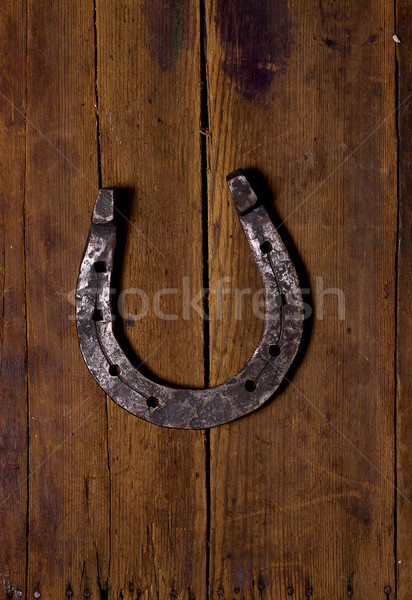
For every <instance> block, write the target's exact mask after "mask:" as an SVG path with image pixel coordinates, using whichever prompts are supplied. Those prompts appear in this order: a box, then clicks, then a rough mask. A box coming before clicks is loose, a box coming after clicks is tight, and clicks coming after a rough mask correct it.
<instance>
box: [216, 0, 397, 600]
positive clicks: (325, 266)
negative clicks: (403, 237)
mask: <svg viewBox="0 0 412 600" xmlns="http://www.w3.org/2000/svg"><path fill="white" fill-rule="evenodd" d="M206 23H207V64H208V73H209V88H208V94H209V96H208V97H209V115H210V117H209V118H210V130H211V131H210V136H209V137H208V155H209V168H210V173H209V179H208V181H209V204H210V211H209V223H210V231H209V253H210V282H211V289H212V290H213V289H214V290H216V289H217V286H218V281H219V278H221V277H230V278H231V279H230V284H229V283H227V284H226V288H228V289H230V290H231V293H230V294H229V293H228V294H226V295H225V296H224V298H223V318H222V320H218V319H212V321H211V324H210V339H211V379H212V384H213V383H216V382H218V381H222V380H224V379H225V378H226V377H228V376H229V375H231V374H234V373H235V372H236V371H237V370H238V369H239V368H240V367H241V366H242V365H243V364H244V363H245V362H246V360H247V358H248V357H249V356H250V354H251V352H252V350H253V347H254V345H255V344H256V342H257V340H258V337H259V334H260V331H261V325H262V323H261V320H260V319H259V318H257V317H255V316H254V314H253V307H252V300H251V298H252V294H249V295H248V296H247V295H244V305H243V317H242V319H241V320H239V321H237V320H236V302H235V290H236V288H237V289H238V290H244V289H245V288H251V289H252V292H253V291H255V290H258V289H259V287H260V282H259V280H258V277H257V274H256V272H255V269H254V266H253V264H252V265H251V261H250V256H249V250H248V248H247V246H246V243H245V242H244V240H243V239H242V233H241V232H240V228H239V225H238V224H237V222H236V216H235V214H234V210H233V207H232V206H231V204H230V199H229V196H228V192H227V190H226V186H225V184H224V177H225V175H226V173H228V172H229V171H231V170H233V169H235V168H239V167H242V168H251V169H256V170H258V174H257V175H256V173H255V179H256V180H257V182H258V187H259V188H260V191H261V192H262V193H264V195H265V197H266V200H267V201H268V202H269V203H271V204H272V203H273V204H274V206H275V208H276V210H277V212H278V214H279V216H280V219H281V220H286V223H285V225H284V226H282V227H281V228H280V231H281V232H283V234H285V232H286V230H287V231H288V232H289V234H290V235H291V236H292V238H293V241H294V244H295V245H296V248H297V249H298V252H299V254H300V256H301V257H302V260H303V262H304V264H305V267H306V273H307V279H308V281H309V282H310V287H311V291H312V296H313V301H314V318H313V322H312V331H311V333H310V340H309V343H308V344H307V347H306V351H305V356H304V358H303V361H302V363H301V364H300V366H299V368H298V369H297V371H296V372H295V373H294V375H293V378H292V382H291V383H290V384H289V385H287V386H285V387H284V389H283V390H282V391H281V393H279V394H278V395H277V397H276V399H275V400H274V401H273V402H272V403H270V404H269V405H267V406H266V407H265V408H263V409H262V410H261V411H259V412H257V413H256V414H254V415H252V416H249V417H247V418H245V419H242V420H239V421H238V422H235V423H233V424H231V425H228V426H225V427H222V428H218V429H216V430H212V432H211V503H212V512H211V556H210V565H211V573H210V577H211V594H212V596H213V597H214V598H216V597H220V598H226V599H228V598H229V599H232V598H237V597H239V598H240V597H242V598H246V599H248V598H259V597H261V598H287V597H289V596H288V589H289V593H290V594H292V593H293V594H294V597H297V598H303V597H310V596H311V595H313V597H314V598H315V597H316V598H319V597H320V598H322V597H323V598H329V599H335V598H336V599H338V598H344V597H345V594H346V593H348V595H350V594H352V596H353V597H354V598H368V599H369V598H378V597H381V596H382V597H384V593H385V592H384V589H385V587H386V586H390V587H391V588H392V589H394V585H395V581H394V552H393V548H394V520H393V511H394V489H393V460H394V456H393V415H394V377H393V373H394V362H393V356H394V306H395V278H394V269H395V245H396V244H395V237H396V186H395V182H396V135H395V127H394V122H395V119H394V113H393V110H394V97H395V94H394V80H393V72H394V62H393V61H394V49H393V40H392V37H391V34H389V33H388V32H391V31H392V30H393V26H394V21H393V7H391V6H390V5H388V4H387V3H386V4H385V3H380V2H366V3H365V2H364V3H357V2H355V1H354V0H346V1H344V2H341V3H335V2H328V1H325V2H323V1H322V2H320V3H318V4H308V3H306V2H303V1H300V0H294V1H292V2H286V1H284V2H277V3H272V2H260V3H259V6H258V7H257V6H256V5H254V4H253V3H248V2H242V1H239V2H236V3H233V2H223V1H220V0H215V1H214V2H211V3H210V4H208V3H206ZM265 190H266V192H265ZM268 190H269V191H268ZM272 194H273V196H272ZM289 242H290V240H289ZM300 276H301V278H302V281H303V282H304V285H307V284H306V283H305V279H306V278H305V274H304V273H303V272H302V268H300ZM330 288H336V290H340V291H336V290H335V292H332V293H331V292H330V291H329V293H327V292H326V290H328V289H330ZM239 293H240V292H238V296H239ZM211 305H212V309H213V310H214V311H215V312H216V310H217V306H216V300H214V297H213V295H212V299H211ZM339 309H340V310H339ZM238 314H239V313H238ZM305 594H306V595H305Z"/></svg>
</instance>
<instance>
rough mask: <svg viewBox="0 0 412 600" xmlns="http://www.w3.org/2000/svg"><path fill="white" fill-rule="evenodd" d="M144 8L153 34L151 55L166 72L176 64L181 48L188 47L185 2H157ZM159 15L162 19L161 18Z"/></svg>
mask: <svg viewBox="0 0 412 600" xmlns="http://www.w3.org/2000/svg"><path fill="white" fill-rule="evenodd" d="M156 5H157V8H156V9H154V6H153V3H147V4H145V5H144V7H143V14H144V16H145V19H146V22H147V25H148V27H149V30H150V33H151V41H150V53H151V55H152V56H153V57H154V58H155V60H156V62H157V63H158V65H159V67H160V68H161V69H162V70H163V71H166V70H168V69H171V68H172V67H173V65H174V64H175V62H176V60H177V56H178V52H179V50H180V48H181V47H184V48H187V46H188V41H189V37H188V27H187V23H186V21H187V10H186V7H185V2H184V0H157V2H156ZM159 13H161V14H162V18H161V19H160V18H159Z"/></svg>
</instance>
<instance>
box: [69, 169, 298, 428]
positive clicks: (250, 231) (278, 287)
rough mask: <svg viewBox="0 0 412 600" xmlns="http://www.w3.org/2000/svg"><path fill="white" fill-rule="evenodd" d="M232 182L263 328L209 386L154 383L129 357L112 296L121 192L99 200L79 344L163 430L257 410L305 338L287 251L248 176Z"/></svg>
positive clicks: (80, 291)
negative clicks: (242, 360) (259, 290)
mask: <svg viewBox="0 0 412 600" xmlns="http://www.w3.org/2000/svg"><path fill="white" fill-rule="evenodd" d="M227 181H228V185H229V189H230V192H231V195H232V198H233V202H234V204H235V207H236V211H237V214H238V217H239V221H240V223H241V225H242V227H243V230H244V232H245V235H246V238H247V241H248V243H249V246H250V249H251V251H252V254H253V258H254V260H255V262H256V265H257V267H258V269H259V273H260V276H261V279H262V283H263V288H264V307H265V314H264V326H263V334H262V336H261V338H260V341H259V343H258V346H257V348H256V349H255V351H254V352H253V354H252V356H251V358H250V359H249V361H248V362H247V363H246V365H245V366H244V367H243V369H241V370H240V371H239V372H238V373H237V375H235V376H234V377H231V378H230V379H228V380H227V381H225V382H224V383H222V384H220V385H218V386H216V387H213V388H209V389H183V388H173V387H171V386H168V385H163V384H160V383H157V382H155V381H152V380H151V379H149V378H148V377H147V376H146V375H144V374H143V373H141V372H140V371H139V369H137V368H136V367H134V366H133V365H132V364H131V362H130V361H129V360H128V358H127V357H126V355H125V354H124V352H123V350H122V349H121V347H120V345H119V344H118V342H117V340H116V337H115V335H114V333H113V324H112V318H113V317H112V307H111V294H110V284H111V277H112V269H113V254H114V249H115V245H116V226H115V223H114V199H115V193H116V192H115V190H114V189H112V188H103V189H101V190H100V191H99V193H98V195H97V199H96V203H95V205H94V210H93V215H92V223H91V226H90V231H89V237H88V240H87V244H86V249H85V252H84V256H83V260H82V263H81V266H80V273H79V278H78V282H77V290H76V324H77V334H78V338H79V344H80V349H81V352H82V354H83V358H84V360H85V362H86V365H87V367H88V369H89V371H90V373H91V374H92V375H93V377H94V378H95V380H96V381H97V383H98V384H99V385H100V387H101V388H103V390H104V391H105V392H106V394H108V396H110V398H112V399H113V400H114V401H115V402H116V403H117V404H119V405H120V406H122V407H123V408H125V409H126V410H127V411H129V412H130V413H132V414H133V415H136V416H137V417H140V418H142V419H146V421H150V422H151V423H155V424H156V425H162V426H163V427H177V428H182V429H203V428H208V427H214V426H215V425H222V424H223V423H227V422H229V421H233V420H234V419H237V418H238V417H241V416H243V415H246V414H248V413H250V412H252V411H254V410H256V409H257V408H258V407H260V406H262V404H264V403H265V402H266V401H267V400H268V399H269V398H270V397H271V396H273V394H274V392H275V391H276V390H277V388H278V387H279V385H280V383H281V382H282V380H283V379H284V377H285V375H286V373H287V371H288V369H289V367H290V366H291V364H292V361H293V359H294V358H295V355H296V352H297V350H298V347H299V343H300V340H301V337H302V326H303V301H302V294H301V289H300V286H299V281H298V277H297V274H296V270H295V267H294V265H293V263H292V261H291V259H290V257H289V255H288V253H287V250H286V248H285V246H284V244H283V242H282V240H281V238H280V236H279V234H278V233H277V231H276V229H275V227H274V225H273V223H272V221H271V220H270V218H269V215H268V213H267V211H266V209H265V208H264V206H263V205H262V204H260V203H259V201H258V198H257V197H256V194H255V192H254V191H253V189H252V187H251V186H250V184H249V182H248V180H247V179H246V176H245V175H244V173H243V172H242V171H240V170H239V171H234V172H233V173H230V174H229V175H228V176H227Z"/></svg>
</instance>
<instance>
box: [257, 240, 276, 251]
mask: <svg viewBox="0 0 412 600" xmlns="http://www.w3.org/2000/svg"><path fill="white" fill-rule="evenodd" d="M260 250H261V252H263V254H267V253H268V252H271V251H272V250H273V248H272V244H271V243H270V242H269V241H267V240H266V242H263V244H260Z"/></svg>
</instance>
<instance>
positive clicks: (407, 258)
mask: <svg viewBox="0 0 412 600" xmlns="http://www.w3.org/2000/svg"><path fill="white" fill-rule="evenodd" d="M396 6H397V22H396V33H397V35H398V38H399V39H400V40H401V43H400V44H397V47H396V51H397V59H398V98H397V103H398V106H399V107H400V108H399V111H398V133H399V240H398V253H399V254H398V321H397V384H398V385H397V407H396V417H397V429H396V436H397V471H396V476H397V478H396V485H397V544H396V550H397V556H396V558H397V572H398V589H397V594H398V596H397V597H398V598H399V599H400V600H401V599H406V598H408V597H409V595H410V589H411V586H412V570H411V568H410V565H411V548H410V539H411V523H412V484H411V477H410V473H411V469H412V459H411V442H410V439H411V434H410V431H411V421H412V408H411V392H412V388H411V368H412V352H411V345H410V339H411V333H412V315H411V310H410V298H411V294H412V280H411V274H410V271H411V269H410V264H411V253H412V237H411V231H412V217H411V210H410V200H409V197H410V190H411V184H412V173H411V161H412V145H411V142H410V135H411V128H412V115H411V97H410V94H411V83H412V68H411V59H412V50H411V37H410V35H409V29H410V23H411V19H412V12H411V7H410V6H409V4H408V3H407V2H403V1H398V2H397V3H396Z"/></svg>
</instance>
